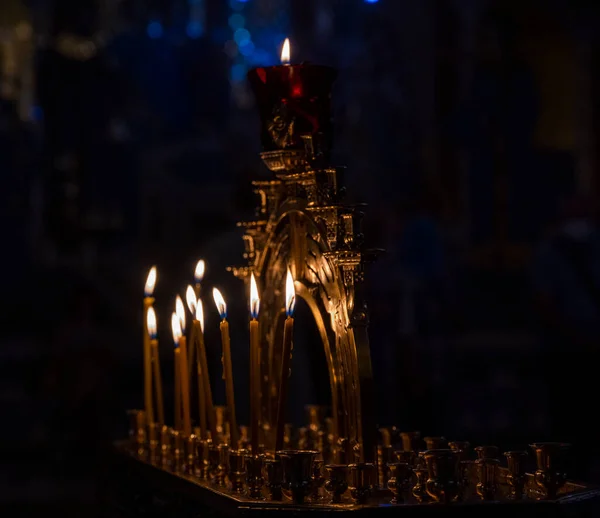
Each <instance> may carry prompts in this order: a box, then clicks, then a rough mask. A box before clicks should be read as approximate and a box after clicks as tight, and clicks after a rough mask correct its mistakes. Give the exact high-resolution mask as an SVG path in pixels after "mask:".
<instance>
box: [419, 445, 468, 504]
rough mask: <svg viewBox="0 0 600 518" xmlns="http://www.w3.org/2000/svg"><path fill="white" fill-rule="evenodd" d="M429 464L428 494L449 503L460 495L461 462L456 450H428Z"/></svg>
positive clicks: (427, 458)
mask: <svg viewBox="0 0 600 518" xmlns="http://www.w3.org/2000/svg"><path fill="white" fill-rule="evenodd" d="M424 458H425V462H426V464H427V476H428V478H427V482H426V486H425V488H426V490H427V494H428V495H429V496H431V498H433V499H434V500H435V501H436V502H439V503H442V504H449V503H451V502H455V501H456V500H457V499H458V496H459V495H460V488H461V482H460V470H459V467H460V464H459V458H458V455H457V454H456V452H453V451H452V450H448V449H437V450H428V451H426V452H425V454H424Z"/></svg>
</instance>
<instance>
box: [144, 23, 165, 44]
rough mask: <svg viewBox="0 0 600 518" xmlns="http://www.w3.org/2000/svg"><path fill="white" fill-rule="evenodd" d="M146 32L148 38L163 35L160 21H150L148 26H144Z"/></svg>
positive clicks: (156, 37)
mask: <svg viewBox="0 0 600 518" xmlns="http://www.w3.org/2000/svg"><path fill="white" fill-rule="evenodd" d="M146 32H147V33H148V37H149V38H152V39H153V40H156V39H158V38H160V37H161V36H162V35H163V27H162V24H161V23H160V22H150V23H149V24H148V27H146Z"/></svg>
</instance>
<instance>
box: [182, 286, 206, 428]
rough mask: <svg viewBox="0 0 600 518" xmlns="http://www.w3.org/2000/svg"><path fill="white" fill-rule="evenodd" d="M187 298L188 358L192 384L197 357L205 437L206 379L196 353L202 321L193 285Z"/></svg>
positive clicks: (200, 406) (202, 426)
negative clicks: (188, 324) (200, 320)
mask: <svg viewBox="0 0 600 518" xmlns="http://www.w3.org/2000/svg"><path fill="white" fill-rule="evenodd" d="M185 299H186V302H187V306H188V309H189V310H190V313H191V314H192V326H191V329H190V339H189V341H188V342H189V344H188V345H189V347H188V360H189V364H190V365H189V374H190V378H189V379H190V385H191V384H192V374H193V373H192V370H193V364H194V357H196V361H195V364H196V384H197V386H198V417H199V421H200V437H201V438H203V437H205V435H206V402H205V396H204V385H203V383H204V381H203V379H202V365H201V363H200V355H199V354H196V349H197V348H198V328H199V326H200V323H199V322H198V319H197V317H196V314H197V312H198V310H197V304H198V301H197V299H196V293H195V292H194V288H192V286H188V287H187V290H186V292H185Z"/></svg>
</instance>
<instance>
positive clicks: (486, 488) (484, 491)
mask: <svg viewBox="0 0 600 518" xmlns="http://www.w3.org/2000/svg"><path fill="white" fill-rule="evenodd" d="M499 465H500V461H499V460H498V459H492V458H481V459H477V460H476V461H475V466H476V468H477V478H478V482H477V486H476V491H477V495H478V496H479V498H480V499H481V500H486V501H490V500H494V498H495V496H496V491H497V489H498V487H497V484H496V474H497V470H498V466H499Z"/></svg>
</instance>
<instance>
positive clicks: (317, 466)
mask: <svg viewBox="0 0 600 518" xmlns="http://www.w3.org/2000/svg"><path fill="white" fill-rule="evenodd" d="M323 484H325V476H324V475H323V459H315V460H313V465H312V486H313V487H312V491H311V495H310V498H311V500H312V501H313V502H318V501H319V500H321V499H322V498H323V497H322V496H321V488H322V487H323Z"/></svg>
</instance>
